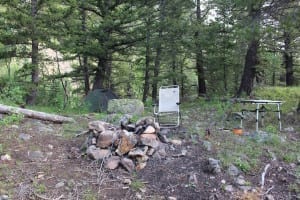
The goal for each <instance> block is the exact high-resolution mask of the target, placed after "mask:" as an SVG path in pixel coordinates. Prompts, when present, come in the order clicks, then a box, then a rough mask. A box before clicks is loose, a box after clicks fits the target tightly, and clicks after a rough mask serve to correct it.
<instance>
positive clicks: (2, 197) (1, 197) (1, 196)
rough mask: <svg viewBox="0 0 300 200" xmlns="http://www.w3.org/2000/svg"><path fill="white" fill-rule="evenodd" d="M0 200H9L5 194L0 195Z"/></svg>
mask: <svg viewBox="0 0 300 200" xmlns="http://www.w3.org/2000/svg"><path fill="white" fill-rule="evenodd" d="M0 200H9V196H8V195H6V194H3V195H0Z"/></svg>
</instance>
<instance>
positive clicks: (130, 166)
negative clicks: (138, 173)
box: [121, 158, 135, 172]
mask: <svg viewBox="0 0 300 200" xmlns="http://www.w3.org/2000/svg"><path fill="white" fill-rule="evenodd" d="M121 164H122V166H123V167H124V168H125V169H126V170H127V171H129V172H132V171H133V170H134V167H135V165H134V163H133V161H132V160H131V159H129V158H122V159H121Z"/></svg>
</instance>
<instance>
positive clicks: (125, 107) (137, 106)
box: [107, 99, 144, 115]
mask: <svg viewBox="0 0 300 200" xmlns="http://www.w3.org/2000/svg"><path fill="white" fill-rule="evenodd" d="M107 112H108V113H122V114H132V115H141V114H143V112H144V104H143V102H142V101H140V100H138V99H112V100H110V101H109V102H108V108H107Z"/></svg>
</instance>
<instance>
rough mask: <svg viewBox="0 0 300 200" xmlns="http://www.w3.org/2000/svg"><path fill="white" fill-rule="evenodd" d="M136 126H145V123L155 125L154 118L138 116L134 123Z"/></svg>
mask: <svg viewBox="0 0 300 200" xmlns="http://www.w3.org/2000/svg"><path fill="white" fill-rule="evenodd" d="M135 125H136V126H146V125H151V126H153V127H155V126H156V124H155V120H154V118H153V117H149V116H148V117H142V118H140V119H139V120H138V121H137V122H136V123H135Z"/></svg>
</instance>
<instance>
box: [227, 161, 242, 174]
mask: <svg viewBox="0 0 300 200" xmlns="http://www.w3.org/2000/svg"><path fill="white" fill-rule="evenodd" d="M227 173H228V174H229V175H230V176H234V177H235V176H238V175H239V174H240V170H239V169H238V168H237V167H236V166H234V165H232V164H231V165H230V166H229V167H228V169H227Z"/></svg>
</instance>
